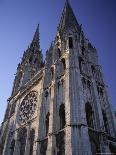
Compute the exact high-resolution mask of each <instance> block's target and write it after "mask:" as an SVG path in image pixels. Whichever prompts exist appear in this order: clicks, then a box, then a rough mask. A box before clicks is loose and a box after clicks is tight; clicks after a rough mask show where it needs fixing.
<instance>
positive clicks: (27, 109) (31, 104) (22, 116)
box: [19, 91, 37, 123]
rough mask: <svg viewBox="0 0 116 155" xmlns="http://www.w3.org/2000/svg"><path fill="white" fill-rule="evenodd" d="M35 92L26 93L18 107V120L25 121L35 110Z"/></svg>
mask: <svg viewBox="0 0 116 155" xmlns="http://www.w3.org/2000/svg"><path fill="white" fill-rule="evenodd" d="M36 106H37V92H36V91H32V92H30V93H29V94H27V95H26V96H25V97H24V99H23V101H22V102H21V104H20V107H19V121H20V122H21V123H25V122H27V121H28V120H30V119H31V118H32V116H33V114H34V112H35V110H36Z"/></svg>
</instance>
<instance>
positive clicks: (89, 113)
mask: <svg viewBox="0 0 116 155" xmlns="http://www.w3.org/2000/svg"><path fill="white" fill-rule="evenodd" d="M85 111H86V120H87V125H88V127H90V128H94V112H93V110H92V106H91V105H90V103H89V102H87V103H86V104H85Z"/></svg>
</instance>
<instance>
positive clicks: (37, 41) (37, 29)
mask: <svg viewBox="0 0 116 155" xmlns="http://www.w3.org/2000/svg"><path fill="white" fill-rule="evenodd" d="M33 43H37V45H38V46H39V49H40V36H39V24H38V25H37V28H36V31H35V34H34V37H33V40H32V44H33Z"/></svg>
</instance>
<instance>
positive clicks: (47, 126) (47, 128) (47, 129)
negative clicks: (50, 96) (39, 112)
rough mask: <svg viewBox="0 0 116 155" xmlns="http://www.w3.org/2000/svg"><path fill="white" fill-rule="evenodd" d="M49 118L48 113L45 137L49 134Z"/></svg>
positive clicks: (48, 114)
mask: <svg viewBox="0 0 116 155" xmlns="http://www.w3.org/2000/svg"><path fill="white" fill-rule="evenodd" d="M49 117H50V113H49V112H48V113H47V115H46V136H47V134H48V132H49Z"/></svg>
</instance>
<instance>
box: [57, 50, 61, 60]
mask: <svg viewBox="0 0 116 155" xmlns="http://www.w3.org/2000/svg"><path fill="white" fill-rule="evenodd" d="M57 52H58V57H59V58H60V57H61V50H60V49H59V48H58V50H57Z"/></svg>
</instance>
